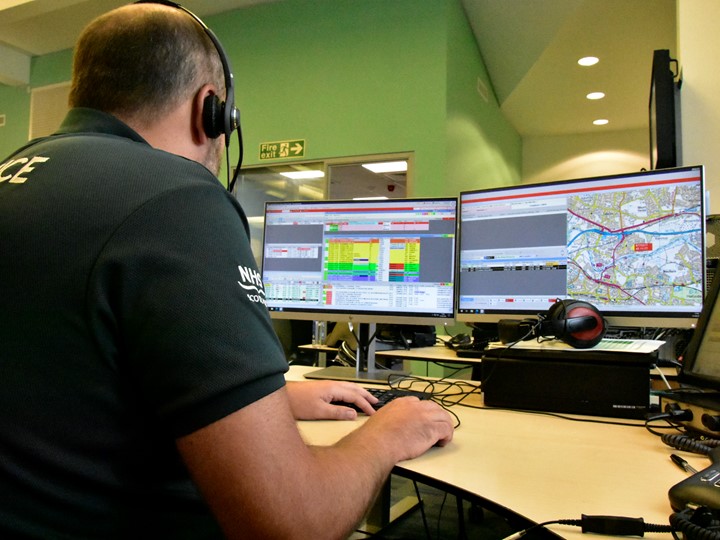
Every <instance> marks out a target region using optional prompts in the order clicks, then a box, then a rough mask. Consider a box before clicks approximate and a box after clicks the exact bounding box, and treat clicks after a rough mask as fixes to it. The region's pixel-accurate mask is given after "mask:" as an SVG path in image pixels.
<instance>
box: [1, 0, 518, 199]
mask: <svg viewBox="0 0 720 540" xmlns="http://www.w3.org/2000/svg"><path fill="white" fill-rule="evenodd" d="M205 20H206V23H207V24H208V25H209V26H210V27H211V28H212V29H213V30H214V31H215V33H216V34H217V36H218V38H219V39H220V41H221V42H222V43H223V46H224V48H225V50H226V52H227V53H228V56H229V58H230V62H231V65H232V68H233V72H234V74H235V85H236V102H237V105H238V106H239V108H240V110H241V114H242V125H243V135H244V141H245V158H244V164H245V165H257V164H259V163H260V159H259V155H258V148H259V144H260V143H261V142H269V141H279V140H287V139H305V140H306V153H305V158H304V159H305V160H317V159H324V158H335V157H346V156H353V155H365V154H382V153H392V152H407V151H412V152H414V164H415V169H414V171H415V181H414V186H413V190H412V193H411V194H412V195H414V196H438V195H456V194H457V193H458V191H460V190H461V189H471V188H475V187H481V185H480V184H481V183H483V182H487V185H495V184H496V183H498V182H499V183H503V184H505V183H516V182H519V173H518V171H519V170H520V164H521V152H520V139H519V136H518V135H517V133H516V132H515V131H514V130H513V129H512V128H511V127H510V125H509V124H508V123H507V122H506V121H505V120H504V119H503V117H502V114H501V112H500V110H499V107H498V106H497V104H496V103H495V101H494V98H493V99H492V100H491V102H490V103H484V102H480V98H479V96H478V94H477V92H476V90H475V88H476V79H477V76H478V75H481V76H482V77H484V78H485V79H486V80H487V75H486V73H485V68H484V66H483V63H482V59H481V58H480V55H479V53H478V51H477V47H476V45H475V41H474V38H473V37H472V32H471V31H470V28H469V25H468V24H467V21H466V20H465V17H464V14H463V12H462V8H461V6H460V3H459V0H392V1H388V0H363V1H357V0H284V1H283V2H276V3H270V4H263V5H257V6H253V7H250V8H246V9H242V10H237V11H233V12H229V13H225V14H221V15H216V16H211V17H206V18H205ZM71 54H72V52H71V51H70V50H67V51H61V52H59V53H54V54H51V55H46V56H42V57H39V58H35V59H34V61H33V65H32V73H31V85H32V86H33V87H36V86H43V85H48V84H55V83H58V82H63V81H67V80H69V78H70V70H71V63H72V58H71ZM2 109H12V110H14V111H24V114H23V113H20V114H17V115H13V121H12V124H11V122H10V118H8V126H6V128H3V129H4V134H5V135H4V136H3V137H2V138H1V140H0V153H2V154H3V155H6V154H8V153H9V152H10V151H12V150H13V149H14V148H15V147H17V146H19V145H20V144H22V143H23V142H24V141H25V140H26V139H27V133H28V119H29V93H28V92H27V91H26V90H25V89H24V88H23V89H18V88H8V87H4V86H1V85H0V112H2ZM236 160H237V148H236V143H235V140H234V138H233V141H232V143H231V163H235V161H236ZM278 162H287V160H285V161H278ZM278 162H276V163H278ZM267 163H272V162H267ZM220 178H224V172H221V174H220Z"/></svg>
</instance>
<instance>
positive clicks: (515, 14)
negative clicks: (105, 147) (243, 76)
mask: <svg viewBox="0 0 720 540" xmlns="http://www.w3.org/2000/svg"><path fill="white" fill-rule="evenodd" d="M272 1H282V0H183V1H182V2H181V3H182V4H183V5H184V6H185V7H187V8H188V9H190V10H191V11H193V12H194V13H196V14H197V15H198V16H201V17H203V16H207V15H211V14H215V13H220V12H223V11H227V10H231V9H238V8H242V7H246V6H249V5H252V4H259V3H264V2H272ZM383 1H388V0H383ZM461 2H462V4H463V6H464V8H465V10H466V12H467V14H468V19H469V21H470V24H471V26H472V28H473V31H474V33H475V37H476V39H477V41H478V45H479V48H480V51H481V54H482V56H483V59H484V62H485V64H486V66H487V68H488V72H489V74H490V78H491V82H492V85H493V88H494V91H495V94H496V96H497V98H498V102H499V103H500V106H501V108H502V110H503V112H504V114H505V115H506V117H507V118H508V119H509V120H510V122H512V124H513V125H514V126H515V128H516V129H517V130H518V131H519V132H520V134H521V135H523V136H525V135H567V134H577V133H588V132H593V131H598V129H603V130H626V129H644V128H645V127H646V126H647V108H648V94H649V87H650V65H651V62H652V51H653V50H655V49H670V52H671V55H672V56H673V57H675V55H676V36H675V2H676V0H461ZM126 3H128V2H127V1H126V0H0V81H2V80H3V78H2V77H3V70H4V68H5V66H4V62H3V58H2V57H5V58H6V59H7V58H10V57H13V58H17V57H18V56H20V57H23V56H34V55H43V54H48V53H51V52H55V51H58V50H62V49H68V48H70V47H72V46H73V44H74V41H75V39H76V38H77V36H78V34H79V32H80V30H81V29H82V27H83V26H84V25H85V24H86V23H87V22H88V21H89V20H90V19H92V18H94V17H95V16H97V15H99V14H100V13H103V12H105V11H108V10H110V9H112V8H114V7H117V6H120V5H124V4H126ZM409 16H410V17H411V16H412V14H409ZM590 54H592V55H594V56H598V57H599V58H600V63H599V64H597V65H596V66H594V67H590V68H581V67H579V66H578V65H577V63H576V62H577V59H578V58H580V57H581V56H585V55H590ZM591 91H603V92H605V94H606V97H605V99H603V100H600V101H589V100H587V99H586V98H585V95H586V94H587V93H589V92H591ZM600 117H603V118H607V119H608V120H609V121H610V123H609V124H608V125H607V126H605V127H603V128H598V127H596V126H593V125H592V121H593V120H594V119H596V118H600Z"/></svg>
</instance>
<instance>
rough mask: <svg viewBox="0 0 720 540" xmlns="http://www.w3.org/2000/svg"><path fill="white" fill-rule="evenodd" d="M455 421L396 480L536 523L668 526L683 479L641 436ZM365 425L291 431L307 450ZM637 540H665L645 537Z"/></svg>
mask: <svg viewBox="0 0 720 540" xmlns="http://www.w3.org/2000/svg"><path fill="white" fill-rule="evenodd" d="M308 369H313V368H307V367H300V366H294V367H293V368H291V371H290V373H289V374H288V379H289V380H299V379H302V378H303V373H304V372H305V370H308ZM453 412H455V414H457V415H458V416H459V418H460V420H461V422H462V424H461V426H460V427H459V428H458V429H457V431H456V433H455V437H454V439H453V441H452V443H451V444H450V445H449V446H447V447H445V448H432V449H430V450H429V451H428V452H427V453H426V454H424V455H423V456H421V457H419V458H416V459H413V460H410V461H406V462H402V463H400V464H398V465H397V467H396V469H395V473H396V474H398V475H400V476H407V477H410V478H415V479H418V480H419V481H423V482H427V483H428V484H429V485H436V486H438V485H444V486H445V487H446V488H447V489H448V490H452V489H457V490H462V491H464V492H467V493H469V494H472V495H474V496H476V497H478V498H479V499H480V500H481V501H484V502H486V503H487V505H488V508H490V509H493V510H495V511H498V512H502V511H504V512H505V513H506V514H508V515H514V516H522V517H524V518H526V519H528V520H530V521H531V522H534V523H541V522H544V521H549V520H555V519H580V517H581V514H588V515H618V516H628V517H642V518H643V519H644V520H645V522H646V523H654V524H667V523H668V516H669V515H670V513H671V509H670V505H669V502H668V497H667V492H668V489H669V488H670V487H671V486H672V485H674V484H676V483H677V482H680V481H681V480H683V479H685V478H686V477H687V475H686V474H685V473H684V472H683V471H681V470H680V469H679V468H677V467H676V466H675V465H674V464H673V463H672V462H671V461H670V458H669V455H670V453H671V452H672V450H671V449H670V448H669V447H667V446H665V445H664V444H663V443H662V442H661V441H660V439H659V438H658V437H657V436H655V435H652V434H650V433H649V432H648V431H647V430H645V429H644V428H643V427H627V426H620V425H609V424H600V423H584V422H574V421H570V420H566V419H562V418H557V417H553V416H549V415H544V414H534V413H523V412H515V411H507V410H499V409H482V410H479V409H470V408H466V407H459V406H456V407H454V408H453ZM576 418H583V417H576ZM365 419H366V418H365V417H361V418H359V419H358V420H356V421H353V422H330V421H321V422H299V426H300V430H301V432H302V434H303V436H304V437H305V439H306V440H307V441H308V442H309V443H311V444H320V445H324V444H333V443H334V442H336V441H337V440H339V439H340V438H342V437H343V436H344V435H346V434H347V433H349V432H351V431H352V430H353V429H356V427H357V426H358V425H360V423H362V422H363V421H364V420H365ZM607 420H610V419H607ZM621 422H623V423H635V424H637V425H638V426H641V425H642V423H641V422H634V421H631V420H622V421H621ZM683 456H684V457H685V458H686V459H687V460H688V461H689V462H690V463H691V465H693V466H694V467H695V468H696V469H698V470H699V469H702V468H704V467H706V466H707V464H708V462H707V460H706V459H705V458H702V457H700V456H694V455H691V454H687V455H686V454H685V453H683ZM549 528H550V530H552V531H554V532H555V533H556V534H557V535H558V536H559V537H561V538H568V539H578V540H579V539H581V538H582V539H583V540H592V539H593V538H611V537H604V536H600V535H592V536H588V535H583V534H582V532H581V530H580V529H579V528H577V527H569V526H562V525H552V526H550V527H549ZM645 538H656V539H663V540H667V539H668V538H669V536H668V534H667V533H664V534H660V533H647V534H646V535H645Z"/></svg>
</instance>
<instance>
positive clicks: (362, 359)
mask: <svg viewBox="0 0 720 540" xmlns="http://www.w3.org/2000/svg"><path fill="white" fill-rule="evenodd" d="M356 338H357V342H358V343H357V351H356V352H355V367H346V366H329V367H326V368H323V369H318V370H316V371H311V372H309V373H306V374H305V378H306V379H331V380H335V381H352V382H366V383H380V384H388V377H390V376H391V375H395V376H401V377H402V376H405V375H408V373H407V372H406V371H398V370H394V369H384V368H378V367H377V364H376V363H375V324H374V323H370V324H368V323H361V324H359V325H358V335H357V336H356Z"/></svg>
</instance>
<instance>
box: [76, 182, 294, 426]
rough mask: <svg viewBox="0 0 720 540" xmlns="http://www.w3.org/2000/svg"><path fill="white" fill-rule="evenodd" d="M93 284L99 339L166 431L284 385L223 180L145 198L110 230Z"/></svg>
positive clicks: (211, 417)
mask: <svg viewBox="0 0 720 540" xmlns="http://www.w3.org/2000/svg"><path fill="white" fill-rule="evenodd" d="M91 281H92V283H91V286H90V287H89V289H88V290H89V291H90V296H91V297H90V298H88V306H93V307H92V308H89V309H92V310H93V314H92V316H91V318H92V319H93V320H94V322H95V326H96V328H97V329H98V330H97V332H96V335H97V339H98V341H99V342H102V343H100V347H101V348H102V349H103V350H109V351H112V353H111V354H108V355H107V358H108V361H111V362H116V363H117V366H116V369H117V370H118V371H119V372H120V374H121V378H124V380H127V381H129V382H130V385H129V386H130V388H131V389H132V391H133V392H138V393H139V394H140V399H141V402H142V403H144V404H146V405H147V407H148V411H149V414H152V415H155V416H156V417H157V418H158V420H159V421H161V422H162V423H163V425H166V426H168V428H169V429H170V430H171V432H172V434H173V435H174V436H181V435H184V434H187V433H191V432H192V431H195V430H196V429H199V428H200V427H203V426H204V425H207V424H209V423H211V422H213V421H215V420H218V419H219V418H222V417H224V416H226V415H227V414H230V413H232V412H234V411H236V410H238V409H240V408H242V407H244V406H246V405H248V404H249V403H252V402H253V401H256V400H258V399H260V398H262V397H263V396H265V395H267V394H269V393H271V392H273V391H275V390H277V389H278V388H280V387H281V386H282V385H283V384H284V377H283V374H284V372H285V371H286V370H287V361H286V359H285V357H284V353H283V349H282V346H281V345H280V342H279V340H278V339H277V336H276V335H275V332H274V330H273V328H272V324H271V321H270V317H269V315H268V312H267V308H266V306H265V294H264V289H263V286H262V281H261V278H260V274H259V272H258V270H257V268H256V264H255V261H254V258H253V254H252V251H251V249H250V242H249V239H248V235H247V232H246V227H245V219H244V216H243V214H242V210H241V209H240V206H239V205H238V204H237V202H236V201H235V200H234V199H232V198H231V197H230V196H229V195H228V194H227V193H226V192H225V190H223V189H222V188H221V187H220V186H216V185H209V184H208V185H205V184H200V185H190V186H185V187H182V188H177V189H174V190H171V191H168V192H164V193H163V194H161V195H158V196H156V197H154V198H153V199H152V200H150V201H148V202H146V203H145V204H144V205H143V206H142V207H140V208H138V209H137V210H136V211H135V212H133V213H132V215H130V216H129V217H128V219H126V220H125V221H124V222H123V223H122V225H121V226H120V227H119V228H118V229H117V230H116V231H115V233H114V234H113V236H112V238H111V239H110V240H109V242H108V243H107V245H106V247H105V249H104V250H103V252H102V254H101V256H100V257H99V259H98V261H97V264H96V267H95V271H94V272H93V278H92V280H91ZM114 347H116V350H114V351H113V348H114Z"/></svg>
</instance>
